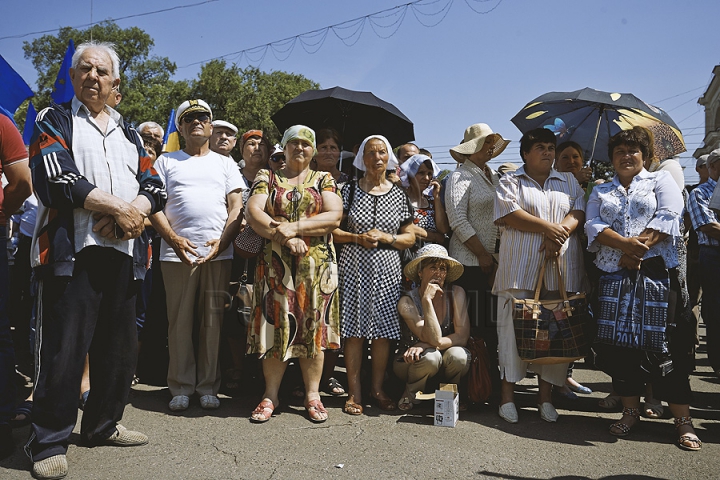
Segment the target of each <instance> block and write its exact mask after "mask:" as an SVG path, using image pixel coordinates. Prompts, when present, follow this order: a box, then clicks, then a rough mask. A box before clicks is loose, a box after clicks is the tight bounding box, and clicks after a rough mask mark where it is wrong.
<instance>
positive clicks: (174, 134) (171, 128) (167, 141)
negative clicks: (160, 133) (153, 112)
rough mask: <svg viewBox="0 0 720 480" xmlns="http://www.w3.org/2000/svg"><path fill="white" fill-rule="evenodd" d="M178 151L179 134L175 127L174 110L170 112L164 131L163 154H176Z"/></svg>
mask: <svg viewBox="0 0 720 480" xmlns="http://www.w3.org/2000/svg"><path fill="white" fill-rule="evenodd" d="M178 150H180V133H179V132H178V131H177V127H176V126H175V109H174V108H173V109H172V111H171V112H170V118H169V119H168V126H167V128H166V129H165V138H164V139H163V153H164V152H177V151H178Z"/></svg>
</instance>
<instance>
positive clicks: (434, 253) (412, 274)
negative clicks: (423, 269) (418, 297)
mask: <svg viewBox="0 0 720 480" xmlns="http://www.w3.org/2000/svg"><path fill="white" fill-rule="evenodd" d="M427 258H437V259H442V260H445V261H447V262H448V272H447V277H445V281H446V282H448V283H450V282H454V281H455V280H457V279H458V278H460V276H461V275H462V274H463V271H465V267H463V266H462V264H461V263H460V262H458V261H457V260H455V259H454V258H452V257H451V256H449V255H448V252H447V250H445V247H443V246H442V245H438V244H437V243H428V244H426V245H425V246H424V247H422V248H421V249H420V250H418V251H417V253H416V254H415V258H414V259H413V260H412V261H411V262H410V263H408V264H407V265H405V269H404V270H403V273H405V276H406V277H407V278H409V279H410V280H412V281H414V282H419V281H420V276H419V274H420V271H419V269H420V263H421V262H422V261H423V260H425V259H427Z"/></svg>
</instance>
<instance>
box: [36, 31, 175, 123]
mask: <svg viewBox="0 0 720 480" xmlns="http://www.w3.org/2000/svg"><path fill="white" fill-rule="evenodd" d="M91 38H92V39H94V40H97V41H103V42H112V43H114V44H115V50H116V51H117V54H118V57H119V58H120V79H121V80H120V91H121V92H122V94H123V101H122V103H121V104H120V106H119V107H118V110H119V111H120V112H121V113H122V114H123V116H124V117H125V118H126V119H127V120H128V121H130V122H132V123H136V124H137V123H140V122H144V121H147V120H152V121H155V122H157V123H160V124H161V125H163V124H165V123H166V122H167V118H168V115H169V113H170V109H172V108H174V107H175V106H177V104H178V102H179V100H180V99H183V98H185V97H186V96H187V95H188V92H189V84H188V82H186V81H179V82H178V81H173V80H171V78H170V77H171V76H172V75H173V74H174V73H175V70H176V68H177V66H176V65H175V63H173V62H171V61H170V59H168V58H167V57H159V56H155V55H151V53H150V51H151V49H152V47H153V46H154V45H155V42H154V41H153V39H152V37H150V35H148V34H147V33H145V31H143V30H141V29H140V28H137V27H129V28H120V27H119V26H118V25H117V24H116V23H114V22H112V21H107V22H102V23H99V24H97V25H94V26H93V27H91V28H88V29H85V30H78V29H75V28H72V27H63V28H61V29H60V31H59V32H58V33H57V35H43V36H42V37H40V38H37V39H35V40H33V41H32V42H24V45H23V50H24V52H25V58H27V59H30V60H31V61H32V64H33V66H34V67H35V69H36V70H37V72H38V79H37V91H36V92H35V97H34V98H33V103H34V104H35V107H36V109H37V110H38V111H40V109H42V108H45V107H46V106H48V105H50V101H51V99H50V93H51V92H52V90H53V84H54V83H55V78H56V77H57V73H58V71H59V70H60V65H61V64H62V60H63V57H64V56H65V51H66V50H67V46H68V42H69V41H70V39H72V40H73V42H75V45H76V46H77V45H79V44H81V43H83V42H86V41H88V40H90V39H91Z"/></svg>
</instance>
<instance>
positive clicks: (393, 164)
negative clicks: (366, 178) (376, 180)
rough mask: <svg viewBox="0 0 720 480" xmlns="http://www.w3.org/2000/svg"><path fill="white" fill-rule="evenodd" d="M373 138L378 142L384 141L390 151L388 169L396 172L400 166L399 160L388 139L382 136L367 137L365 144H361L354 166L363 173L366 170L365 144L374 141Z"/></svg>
mask: <svg viewBox="0 0 720 480" xmlns="http://www.w3.org/2000/svg"><path fill="white" fill-rule="evenodd" d="M373 138H377V139H378V140H382V141H383V142H385V148H386V149H387V151H388V157H389V158H388V164H387V168H388V170H391V169H392V170H394V169H396V168H397V166H398V161H397V158H395V154H394V153H393V151H392V147H391V146H390V142H388V140H387V138H385V137H383V136H382V135H370V136H369V137H367V138H366V139H365V140H363V142H362V143H361V144H360V149H359V150H358V153H357V155H355V160H354V161H353V166H354V167H355V168H357V169H358V170H362V171H363V172H364V171H365V170H366V168H365V162H363V154H364V153H365V144H366V143H367V142H369V141H370V140H372V139H373Z"/></svg>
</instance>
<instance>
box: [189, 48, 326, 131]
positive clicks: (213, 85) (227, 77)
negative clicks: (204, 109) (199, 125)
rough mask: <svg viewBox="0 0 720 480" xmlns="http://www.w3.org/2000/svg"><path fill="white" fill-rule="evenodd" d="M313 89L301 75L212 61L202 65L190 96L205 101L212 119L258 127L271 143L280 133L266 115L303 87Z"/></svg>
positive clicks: (240, 125) (246, 126)
mask: <svg viewBox="0 0 720 480" xmlns="http://www.w3.org/2000/svg"><path fill="white" fill-rule="evenodd" d="M317 88H319V85H318V84H317V83H316V82H313V81H312V80H309V79H308V78H305V77H304V76H302V75H298V74H294V73H287V72H281V71H273V72H270V73H266V72H262V71H260V70H259V69H257V68H253V67H250V68H245V69H243V68H239V67H238V66H237V65H230V66H228V65H227V64H226V62H225V61H223V60H212V61H210V62H208V63H206V64H205V65H203V67H202V69H201V71H200V74H199V75H198V78H197V79H196V80H194V81H193V82H192V87H191V92H192V96H193V97H194V98H202V99H203V100H205V101H206V102H208V104H209V105H210V107H211V108H212V109H213V115H214V117H215V118H217V119H221V120H226V121H228V122H231V123H233V124H234V125H237V127H238V129H240V132H244V131H247V130H250V129H259V130H262V131H263V132H265V134H266V135H267V136H268V137H269V139H270V140H271V141H272V142H278V141H279V140H280V136H281V132H278V129H277V127H275V124H274V123H273V122H272V120H271V119H270V116H271V115H272V114H273V113H275V112H277V111H278V110H280V108H282V106H283V105H285V104H286V103H287V102H288V101H289V100H292V99H293V98H294V97H296V96H298V95H299V94H301V93H302V92H304V91H305V90H311V89H317Z"/></svg>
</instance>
